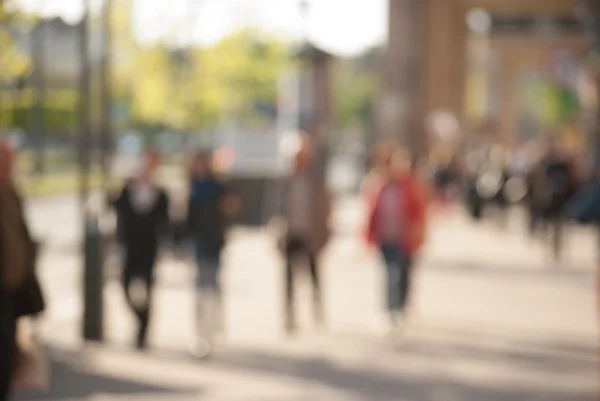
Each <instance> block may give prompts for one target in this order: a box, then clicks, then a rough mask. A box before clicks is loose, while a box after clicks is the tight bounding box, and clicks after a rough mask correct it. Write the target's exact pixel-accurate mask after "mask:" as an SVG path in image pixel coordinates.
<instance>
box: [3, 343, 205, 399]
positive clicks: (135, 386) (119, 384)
mask: <svg viewBox="0 0 600 401" xmlns="http://www.w3.org/2000/svg"><path fill="white" fill-rule="evenodd" d="M48 354H49V359H50V365H51V374H50V388H49V389H48V390H47V391H43V392H42V391H22V390H20V391H17V392H16V393H15V397H14V401H50V400H52V401H62V400H82V399H88V398H90V397H94V396H99V395H109V396H121V397H123V396H134V395H135V396H137V397H141V396H160V395H163V396H167V395H173V396H174V398H175V397H176V395H180V394H185V393H184V392H182V391H178V390H176V389H170V388H164V387H157V386H153V385H150V384H146V383H139V382H134V381H128V380H123V379H119V378H116V377H110V376H108V375H105V374H100V373H97V372H94V371H92V370H90V369H86V367H85V366H86V363H85V356H82V355H79V356H75V354H70V353H69V354H67V353H63V352H62V351H53V350H50V352H49V353H48ZM197 393H198V392H197V391H194V394H197Z"/></svg>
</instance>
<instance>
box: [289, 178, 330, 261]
mask: <svg viewBox="0 0 600 401" xmlns="http://www.w3.org/2000/svg"><path fill="white" fill-rule="evenodd" d="M292 180H293V177H290V178H288V179H287V180H285V182H284V183H283V190H282V196H281V199H280V206H279V211H280V213H279V214H280V216H281V217H282V218H283V219H284V220H285V221H286V222H287V221H288V219H289V213H290V211H289V208H288V207H287V205H289V202H288V199H289V196H290V188H291V184H292ZM311 185H312V191H313V199H312V202H313V204H312V211H313V212H312V218H313V221H312V224H311V227H312V234H311V236H310V238H309V247H310V248H311V250H312V251H313V252H315V253H319V252H321V251H322V250H323V248H325V246H326V245H327V243H328V241H329V237H330V235H331V230H330V226H329V219H330V216H331V203H332V200H331V193H330V192H329V190H328V189H327V187H326V185H324V184H317V183H315V182H314V181H311ZM287 235H288V232H287V229H285V230H284V232H283V234H282V238H281V243H283V242H284V240H285V239H286V238H287Z"/></svg>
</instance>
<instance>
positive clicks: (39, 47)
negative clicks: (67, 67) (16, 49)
mask: <svg viewBox="0 0 600 401" xmlns="http://www.w3.org/2000/svg"><path fill="white" fill-rule="evenodd" d="M46 25H47V23H46V21H44V20H40V23H39V24H38V25H37V26H35V27H34V29H33V31H32V37H31V39H32V47H31V53H32V59H33V65H34V68H33V75H32V80H33V82H32V83H33V89H34V96H35V97H34V99H35V100H34V104H33V107H32V109H31V113H32V114H31V134H32V136H33V143H34V147H35V172H36V173H37V174H40V173H43V172H44V148H45V140H46V135H45V124H44V120H45V101H46V76H45V75H46V54H45V52H44V49H45V41H46V35H45V33H46Z"/></svg>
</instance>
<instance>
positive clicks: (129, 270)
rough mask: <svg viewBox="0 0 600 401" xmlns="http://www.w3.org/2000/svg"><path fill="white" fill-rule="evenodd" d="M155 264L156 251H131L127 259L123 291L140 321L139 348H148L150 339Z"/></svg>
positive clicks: (137, 339) (137, 342) (137, 338)
mask: <svg viewBox="0 0 600 401" xmlns="http://www.w3.org/2000/svg"><path fill="white" fill-rule="evenodd" d="M155 262H156V249H145V250H144V251H137V252H132V251H129V252H127V255H126V257H125V269H124V271H123V289H124V290H125V298H126V300H127V303H128V304H129V306H130V308H131V309H132V311H133V312H134V314H135V316H136V318H137V320H138V333H137V337H136V344H137V347H138V348H145V347H146V342H147V337H148V327H149V325H150V312H151V304H152V293H153V287H154V278H153V275H154V265H155Z"/></svg>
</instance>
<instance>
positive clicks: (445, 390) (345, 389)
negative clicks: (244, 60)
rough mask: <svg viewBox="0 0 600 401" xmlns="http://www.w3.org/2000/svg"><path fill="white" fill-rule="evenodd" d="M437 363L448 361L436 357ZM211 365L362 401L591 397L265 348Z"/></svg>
mask: <svg viewBox="0 0 600 401" xmlns="http://www.w3.org/2000/svg"><path fill="white" fill-rule="evenodd" d="M439 363H440V364H441V363H448V362H447V361H446V362H444V361H443V360H440V361H439ZM214 364H215V365H218V366H220V367H225V368H235V369H247V370H251V371H253V372H260V373H267V374H271V375H276V376H281V377H286V376H289V377H294V378H296V379H300V380H305V381H307V382H313V383H315V384H318V385H321V386H325V387H327V388H330V389H335V390H337V391H340V392H342V393H347V396H348V397H349V398H348V399H352V400H361V401H373V400H377V401H398V400H400V399H402V400H407V401H408V400H410V401H438V400H460V401H513V400H519V401H564V400H569V401H592V400H597V396H596V394H595V393H594V392H592V391H583V390H582V391H571V392H564V391H563V392H559V391H556V389H548V390H546V389H543V388H523V387H522V386H521V388H514V389H511V388H510V387H509V386H507V385H506V384H505V385H501V384H496V385H494V384H487V383H481V384H480V383H475V382H472V383H470V382H468V381H466V380H459V379H453V378H451V377H444V376H441V375H439V374H436V373H435V372H432V373H431V374H430V375H426V376H425V377H424V376H405V375H404V376H403V375H397V376H394V375H391V374H389V373H385V372H382V371H377V370H376V369H374V368H371V369H361V368H344V367H342V366H340V365H338V364H332V363H330V362H328V361H326V360H323V359H316V358H314V359H304V360H300V359H295V358H289V357H282V356H279V355H274V354H270V353H264V352H247V353H236V354H231V355H228V356H223V357H222V358H221V357H220V358H219V360H216V361H214Z"/></svg>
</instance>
